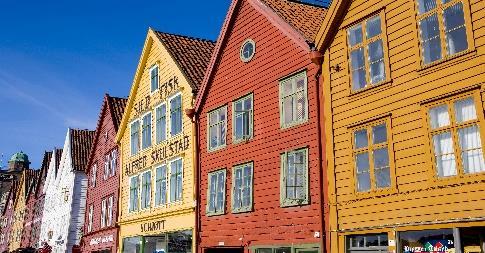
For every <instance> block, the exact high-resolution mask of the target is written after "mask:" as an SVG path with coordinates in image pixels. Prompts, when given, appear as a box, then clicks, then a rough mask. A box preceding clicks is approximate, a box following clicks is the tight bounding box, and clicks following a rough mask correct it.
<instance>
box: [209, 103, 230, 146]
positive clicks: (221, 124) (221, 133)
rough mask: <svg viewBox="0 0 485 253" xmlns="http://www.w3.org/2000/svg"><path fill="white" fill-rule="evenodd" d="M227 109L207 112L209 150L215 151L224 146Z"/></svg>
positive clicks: (222, 108)
mask: <svg viewBox="0 0 485 253" xmlns="http://www.w3.org/2000/svg"><path fill="white" fill-rule="evenodd" d="M226 116H227V107H226V106H224V107H221V108H219V109H216V110H214V111H212V112H209V117H208V118H209V120H208V122H209V127H208V129H209V132H208V135H209V138H208V139H209V140H208V145H209V150H216V149H218V148H222V147H224V146H226V128H227V122H226V120H227V118H226Z"/></svg>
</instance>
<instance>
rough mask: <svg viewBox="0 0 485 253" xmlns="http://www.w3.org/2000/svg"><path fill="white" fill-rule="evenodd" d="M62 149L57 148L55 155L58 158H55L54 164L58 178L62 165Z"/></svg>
mask: <svg viewBox="0 0 485 253" xmlns="http://www.w3.org/2000/svg"><path fill="white" fill-rule="evenodd" d="M62 151H63V150H62V148H56V149H55V153H56V156H55V160H54V162H55V164H54V172H55V174H54V175H55V176H56V177H57V172H59V165H60V164H61V157H62Z"/></svg>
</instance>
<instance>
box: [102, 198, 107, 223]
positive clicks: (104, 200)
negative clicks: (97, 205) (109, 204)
mask: <svg viewBox="0 0 485 253" xmlns="http://www.w3.org/2000/svg"><path fill="white" fill-rule="evenodd" d="M104 227H106V199H103V200H102V201H101V228H104Z"/></svg>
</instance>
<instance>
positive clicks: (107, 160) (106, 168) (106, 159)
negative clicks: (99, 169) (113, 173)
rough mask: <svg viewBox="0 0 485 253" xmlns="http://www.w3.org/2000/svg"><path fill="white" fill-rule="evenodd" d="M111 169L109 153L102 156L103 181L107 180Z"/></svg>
mask: <svg viewBox="0 0 485 253" xmlns="http://www.w3.org/2000/svg"><path fill="white" fill-rule="evenodd" d="M110 167H111V152H108V154H106V155H104V169H103V180H104V181H106V180H108V178H109V174H110Z"/></svg>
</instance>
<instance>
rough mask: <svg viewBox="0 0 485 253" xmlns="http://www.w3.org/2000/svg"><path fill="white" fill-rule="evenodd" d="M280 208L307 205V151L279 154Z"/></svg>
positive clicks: (300, 150) (299, 150)
mask: <svg viewBox="0 0 485 253" xmlns="http://www.w3.org/2000/svg"><path fill="white" fill-rule="evenodd" d="M280 190H281V194H280V201H281V206H283V207H285V206H296V205H305V204H308V202H309V201H308V200H309V197H308V149H307V148H304V149H298V150H293V151H290V152H285V153H283V154H281V187H280Z"/></svg>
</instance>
